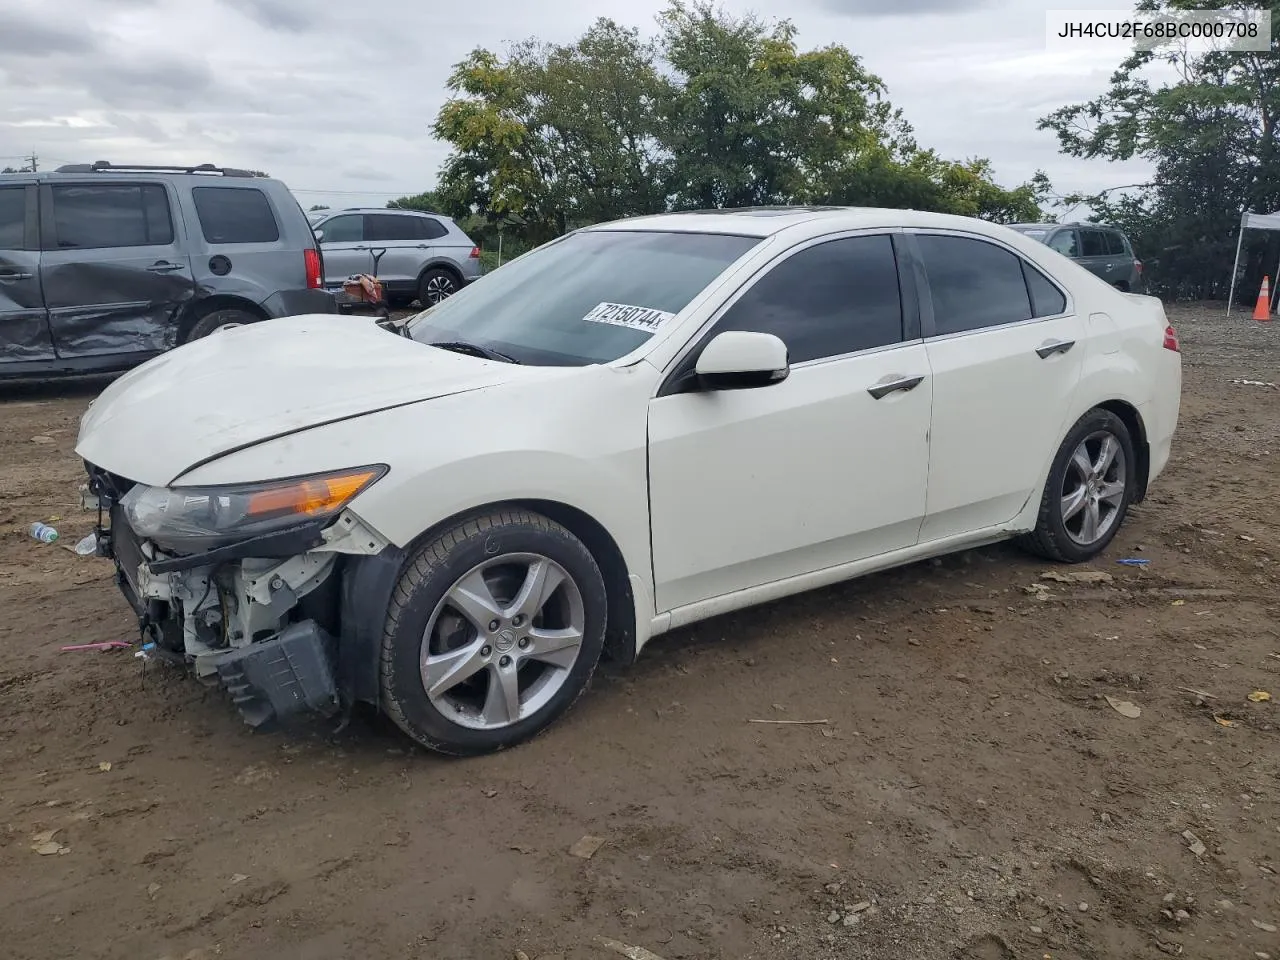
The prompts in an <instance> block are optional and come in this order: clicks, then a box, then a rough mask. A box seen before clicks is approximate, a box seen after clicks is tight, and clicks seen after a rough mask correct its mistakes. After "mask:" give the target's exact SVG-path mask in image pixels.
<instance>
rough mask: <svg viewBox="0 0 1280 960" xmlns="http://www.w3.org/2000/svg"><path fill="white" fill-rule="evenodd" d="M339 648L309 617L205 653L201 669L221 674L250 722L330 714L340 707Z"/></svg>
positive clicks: (220, 677)
mask: <svg viewBox="0 0 1280 960" xmlns="http://www.w3.org/2000/svg"><path fill="white" fill-rule="evenodd" d="M336 647H337V644H336V642H335V641H334V639H333V637H331V636H330V635H329V634H328V633H327V632H325V630H323V629H322V628H321V627H320V626H319V625H318V624H316V623H315V621H313V620H307V621H304V622H302V623H295V624H292V625H290V626H288V627H285V628H284V629H283V630H281V631H280V632H279V633H278V634H276V635H275V636H274V637H271V638H270V639H267V640H262V641H260V642H258V643H251V644H249V645H248V646H244V647H238V648H236V649H233V650H228V651H226V652H224V653H218V654H212V655H208V656H205V657H201V658H200V659H199V661H198V670H199V672H201V673H204V672H205V671H206V670H207V671H208V672H209V673H214V672H216V673H217V675H218V679H219V680H221V681H222V685H223V686H224V687H226V689H227V692H228V693H230V694H231V699H232V701H233V702H234V703H235V705H236V707H237V708H238V709H239V710H240V715H241V716H242V717H244V721H245V723H247V724H249V726H251V727H261V726H263V725H265V724H268V723H271V722H272V721H276V720H283V719H285V718H287V717H291V716H296V715H298V714H303V713H316V714H320V715H321V716H325V717H331V716H333V715H334V714H336V713H338V712H339V710H340V709H341V702H340V700H339V697H338V686H337V683H336V682H335V679H334V672H333V663H334V659H333V658H334V656H335V652H336Z"/></svg>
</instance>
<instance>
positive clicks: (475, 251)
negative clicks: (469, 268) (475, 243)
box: [471, 247, 480, 260]
mask: <svg viewBox="0 0 1280 960" xmlns="http://www.w3.org/2000/svg"><path fill="white" fill-rule="evenodd" d="M471 259H472V260H479V259H480V248H479V247H472V248H471Z"/></svg>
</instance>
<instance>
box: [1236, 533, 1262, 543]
mask: <svg viewBox="0 0 1280 960" xmlns="http://www.w3.org/2000/svg"><path fill="white" fill-rule="evenodd" d="M1240 539H1241V540H1243V541H1244V542H1245V543H1257V542H1258V540H1257V538H1256V537H1251V536H1249V535H1248V534H1246V533H1242V534H1240Z"/></svg>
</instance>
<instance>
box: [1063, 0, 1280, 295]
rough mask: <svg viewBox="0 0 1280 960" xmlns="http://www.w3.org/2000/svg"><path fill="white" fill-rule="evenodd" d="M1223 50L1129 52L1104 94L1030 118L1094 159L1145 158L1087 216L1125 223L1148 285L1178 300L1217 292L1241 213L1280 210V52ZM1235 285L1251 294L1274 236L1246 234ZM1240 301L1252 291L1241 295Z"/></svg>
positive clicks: (1144, 6) (1165, 0)
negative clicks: (1164, 70) (1135, 183)
mask: <svg viewBox="0 0 1280 960" xmlns="http://www.w3.org/2000/svg"><path fill="white" fill-rule="evenodd" d="M1222 7H1228V8H1231V9H1235V10H1259V9H1261V10H1271V12H1272V18H1273V25H1280V4H1272V3H1270V2H1250V0H1231V2H1229V3H1225V4H1224V3H1222V2H1220V0H1215V2H1212V3H1210V2H1206V0H1141V2H1139V3H1138V4H1137V10H1139V11H1143V12H1147V13H1154V14H1171V15H1172V14H1177V13H1179V12H1180V11H1185V10H1200V9H1218V8H1222ZM1272 50H1273V52H1272V53H1248V52H1234V51H1227V50H1214V51H1208V52H1199V53H1190V52H1189V51H1188V50H1187V49H1186V48H1184V47H1175V46H1169V47H1161V48H1157V49H1156V50H1154V51H1138V52H1135V53H1133V54H1132V55H1131V56H1129V57H1128V58H1127V59H1126V60H1125V61H1124V62H1123V63H1122V64H1121V65H1120V67H1119V68H1118V69H1117V70H1116V72H1115V73H1114V74H1113V75H1112V77H1111V83H1110V87H1109V88H1108V89H1107V91H1106V92H1105V93H1103V94H1102V95H1101V96H1099V97H1097V98H1096V99H1094V100H1091V101H1089V102H1087V103H1080V104H1073V105H1070V106H1066V107H1063V108H1062V109H1060V110H1057V111H1055V112H1053V113H1051V114H1050V115H1048V116H1047V117H1045V118H1044V119H1042V120H1041V121H1040V127H1041V129H1048V130H1052V131H1054V132H1055V133H1056V134H1057V135H1058V141H1059V144H1060V146H1061V148H1062V150H1063V151H1064V152H1065V153H1067V154H1069V155H1071V156H1075V157H1083V158H1096V159H1103V160H1128V159H1131V158H1141V159H1144V160H1148V161H1150V162H1151V163H1152V164H1153V165H1154V167H1155V176H1154V177H1153V178H1152V181H1151V183H1150V184H1149V185H1146V186H1144V187H1143V188H1142V189H1140V190H1139V191H1138V192H1136V193H1133V194H1129V195H1126V196H1123V197H1118V198H1116V199H1111V198H1110V197H1109V196H1107V195H1101V196H1095V197H1085V198H1078V199H1084V200H1087V201H1088V202H1089V204H1090V206H1091V207H1092V208H1093V210H1094V219H1096V220H1099V221H1106V222H1110V223H1114V224H1116V225H1117V226H1120V227H1121V228H1123V229H1124V230H1126V232H1128V233H1129V235H1130V237H1131V239H1132V241H1133V243H1134V245H1135V247H1136V248H1137V250H1138V255H1139V256H1141V257H1143V258H1145V259H1146V260H1147V266H1148V270H1147V282H1148V284H1149V285H1150V287H1151V289H1152V290H1153V292H1157V293H1160V294H1162V295H1165V296H1169V297H1174V298H1183V299H1190V298H1196V299H1202V298H1214V297H1223V298H1225V296H1226V294H1227V290H1228V288H1229V285H1230V281H1231V264H1232V259H1233V257H1234V255H1235V249H1236V239H1237V231H1238V230H1239V227H1240V215H1241V212H1242V211H1245V210H1252V211H1254V212H1258V213H1271V212H1275V211H1276V210H1280V155H1278V154H1277V150H1276V123H1277V120H1278V119H1280V58H1277V57H1276V56H1275V53H1274V50H1275V40H1274V38H1273V40H1272ZM1161 64H1163V65H1165V66H1167V67H1172V68H1173V75H1174V79H1173V80H1172V81H1166V82H1159V83H1157V82H1155V81H1154V80H1153V78H1152V73H1153V68H1154V67H1157V66H1159V65H1161ZM1246 241H1247V242H1246V248H1245V251H1246V255H1245V257H1244V259H1245V263H1246V269H1245V272H1244V274H1243V280H1244V282H1243V283H1242V284H1241V291H1242V294H1243V295H1246V296H1248V291H1250V290H1252V291H1253V292H1254V294H1256V291H1257V288H1258V283H1259V282H1260V281H1261V277H1262V274H1263V272H1267V273H1272V274H1273V273H1274V265H1275V262H1276V257H1277V253H1280V250H1278V249H1277V240H1276V239H1275V238H1272V237H1271V236H1270V235H1250V236H1248V237H1247V238H1246ZM1250 299H1251V297H1250Z"/></svg>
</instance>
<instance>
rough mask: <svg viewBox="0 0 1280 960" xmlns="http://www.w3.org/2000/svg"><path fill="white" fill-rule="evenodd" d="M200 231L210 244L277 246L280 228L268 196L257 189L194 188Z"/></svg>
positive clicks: (193, 194) (192, 192)
mask: <svg viewBox="0 0 1280 960" xmlns="http://www.w3.org/2000/svg"><path fill="white" fill-rule="evenodd" d="M191 196H192V199H194V200H195V204H196V214H197V215H198V216H199V217H200V230H201V231H202V232H203V233H204V238H205V240H207V241H208V242H209V243H275V242H276V241H277V240H279V239H280V226H279V225H278V224H277V223H276V218H275V214H274V213H272V212H271V204H270V203H268V202H267V195H266V194H264V193H263V192H262V191H261V190H258V189H256V188H254V187H192V189H191Z"/></svg>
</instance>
